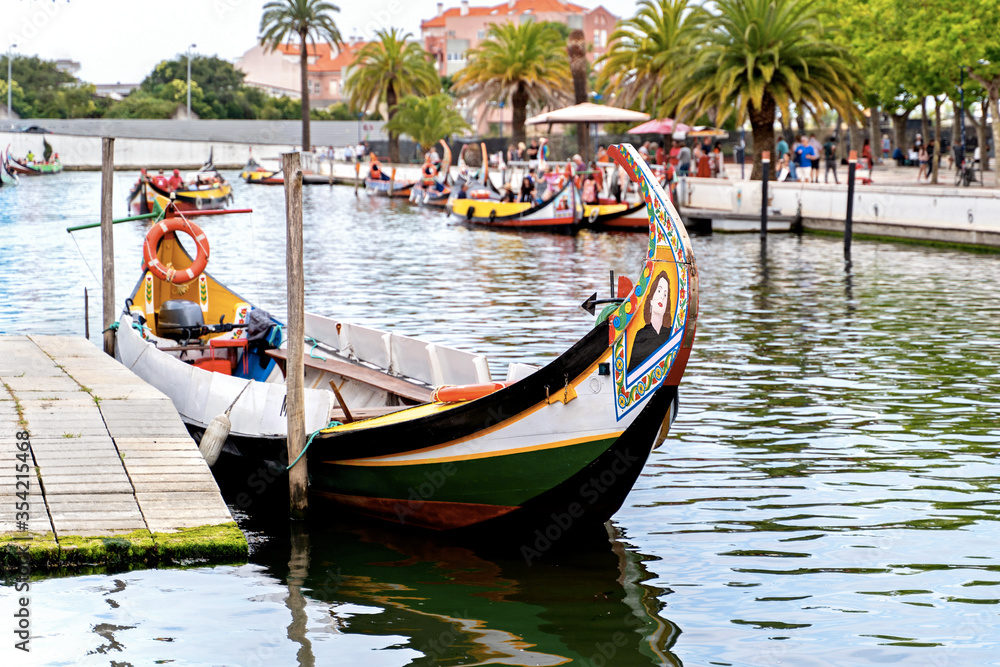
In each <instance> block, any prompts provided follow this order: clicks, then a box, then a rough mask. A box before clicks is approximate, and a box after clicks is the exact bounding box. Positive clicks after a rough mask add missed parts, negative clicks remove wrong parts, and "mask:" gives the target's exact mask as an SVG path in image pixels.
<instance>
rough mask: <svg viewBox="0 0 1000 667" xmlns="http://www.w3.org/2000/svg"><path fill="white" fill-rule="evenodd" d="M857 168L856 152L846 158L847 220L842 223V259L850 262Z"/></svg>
mask: <svg viewBox="0 0 1000 667" xmlns="http://www.w3.org/2000/svg"><path fill="white" fill-rule="evenodd" d="M857 167H858V152H857V151H851V152H850V155H849V157H848V158H847V220H846V221H845V222H844V259H845V260H847V261H848V262H849V261H851V235H852V233H853V230H852V229H851V228H852V227H853V225H854V172H855V170H856V169H857Z"/></svg>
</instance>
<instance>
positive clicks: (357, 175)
mask: <svg viewBox="0 0 1000 667" xmlns="http://www.w3.org/2000/svg"><path fill="white" fill-rule="evenodd" d="M360 177H361V163H360V162H355V163H354V196H355V197H357V196H358V179H359V178H360Z"/></svg>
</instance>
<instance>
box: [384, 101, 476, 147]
mask: <svg viewBox="0 0 1000 667" xmlns="http://www.w3.org/2000/svg"><path fill="white" fill-rule="evenodd" d="M453 102H454V100H453V99H452V98H451V96H450V95H448V94H447V93H438V94H437V95H431V96H430V97H418V96H416V95H407V96H406V97H404V98H403V100H402V101H401V102H400V103H399V106H398V107H397V108H396V114H395V115H394V116H393V118H392V120H390V121H389V122H388V123H386V124H385V129H386V131H389V132H393V133H395V134H405V135H406V136H408V137H412V138H413V140H414V141H416V142H417V143H418V144H420V146H421V147H423V148H424V149H425V150H428V149H430V147H431V146H433V145H434V144H436V143H437V142H438V141H440V140H442V139H444V138H445V137H448V136H450V135H453V134H458V133H460V132H465V131H467V130H470V129H471V128H470V127H469V124H468V123H466V122H465V119H464V118H462V114H460V113H458V111H456V110H455V109H454V108H453V107H452V103H453Z"/></svg>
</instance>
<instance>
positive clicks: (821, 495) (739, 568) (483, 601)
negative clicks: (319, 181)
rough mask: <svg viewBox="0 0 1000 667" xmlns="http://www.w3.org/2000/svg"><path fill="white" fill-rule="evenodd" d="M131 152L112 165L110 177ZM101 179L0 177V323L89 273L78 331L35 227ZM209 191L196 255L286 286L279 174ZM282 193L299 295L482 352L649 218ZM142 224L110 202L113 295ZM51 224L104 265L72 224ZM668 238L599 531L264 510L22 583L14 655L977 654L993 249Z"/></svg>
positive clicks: (268, 292) (992, 409)
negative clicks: (224, 556) (26, 596)
mask: <svg viewBox="0 0 1000 667" xmlns="http://www.w3.org/2000/svg"><path fill="white" fill-rule="evenodd" d="M133 176H134V175H132V174H120V175H119V176H118V179H117V184H116V188H117V190H116V192H117V193H118V195H116V200H117V203H118V204H119V205H120V204H121V199H122V197H121V196H120V195H121V194H123V193H124V192H125V191H126V189H127V185H128V184H129V181H130V179H131V178H132V177H133ZM25 180H26V181H27V179H25ZM97 182H98V177H97V175H96V174H64V175H63V176H61V177H59V178H53V179H46V180H44V181H31V182H23V183H22V186H20V187H19V188H16V189H5V190H0V270H2V271H3V278H2V279H0V330H2V331H5V332H43V333H81V332H82V329H83V325H82V324H83V323H82V312H83V309H82V291H83V286H84V285H87V286H89V287H90V288H91V296H92V301H91V332H92V338H94V339H95V340H96V339H97V332H98V331H99V330H100V326H99V319H100V315H99V311H100V299H99V291H98V290H99V282H97V281H96V280H95V279H94V278H93V276H91V274H90V273H89V271H88V269H87V266H86V264H85V263H84V260H83V259H82V258H81V255H80V253H79V252H78V251H77V248H76V246H75V245H74V243H73V242H72V241H71V240H70V239H69V238H68V236H67V235H66V234H65V233H64V232H63V231H62V229H63V228H64V227H65V226H67V224H73V223H77V222H81V221H85V220H94V221H96V220H97V218H98V215H97V202H98V195H97ZM236 196H237V204H238V205H240V206H252V207H253V208H254V209H255V210H256V213H255V214H254V215H253V218H252V222H251V221H249V220H248V219H246V218H245V217H244V218H241V219H237V218H235V217H232V218H228V219H226V218H220V219H213V220H211V221H207V222H206V223H205V227H206V230H207V232H208V234H209V237H210V239H211V241H212V249H213V255H212V262H211V265H210V269H211V271H212V272H213V274H214V275H216V277H218V278H220V279H221V280H222V281H223V282H225V283H226V284H228V285H229V286H231V287H233V288H235V289H237V290H238V291H240V292H241V293H242V294H243V295H244V296H245V297H247V298H249V299H250V300H252V301H254V302H256V303H258V304H259V305H262V306H264V307H266V308H268V309H270V310H271V311H272V313H274V314H275V315H277V316H279V317H280V316H283V315H284V311H283V306H282V304H283V303H284V300H285V299H284V289H285V287H284V278H283V276H284V236H283V213H282V190H281V189H280V188H278V189H274V188H247V187H240V185H239V184H238V185H237V191H236ZM70 211H72V213H69V212H70ZM123 211H124V208H123V207H120V209H119V212H123ZM305 211H306V223H305V242H306V258H305V261H306V268H307V275H308V284H307V292H306V306H307V308H308V309H310V310H313V311H316V312H320V313H327V314H332V315H337V316H342V317H346V318H352V319H358V320H364V321H366V322H369V323H372V324H375V325H378V326H383V327H386V328H391V329H393V330H395V331H400V332H403V333H408V334H417V335H421V336H423V337H425V338H428V339H431V340H436V341H441V342H448V343H450V344H453V345H456V346H458V347H463V348H466V349H470V350H476V351H483V352H485V353H487V354H488V355H489V356H490V358H491V360H493V361H494V362H495V363H496V366H495V367H494V368H495V370H496V371H497V372H499V371H500V370H501V365H502V364H506V362H509V361H513V360H526V361H529V362H536V363H541V362H544V361H545V359H547V358H551V357H552V356H554V355H556V354H558V353H559V352H561V351H562V350H563V349H564V348H565V347H566V346H567V345H568V344H569V343H570V342H572V341H573V340H575V339H576V338H577V337H578V336H579V335H581V334H582V333H583V332H584V331H585V330H586V329H587V328H588V327H589V326H590V324H591V322H590V319H589V318H588V317H587V316H586V315H584V314H583V313H582V311H581V310H579V308H578V304H579V303H580V302H582V301H583V299H584V298H585V297H586V296H587V295H589V294H590V293H591V292H593V291H595V290H598V291H599V292H601V293H602V295H604V294H606V292H607V289H608V288H607V284H608V271H609V270H610V269H613V270H615V271H616V273H627V274H628V275H632V274H634V273H635V269H636V267H637V266H638V264H639V261H640V259H641V257H642V253H643V249H644V238H643V237H642V236H641V235H593V234H587V233H581V234H580V235H578V236H577V237H561V236H550V235H543V234H512V233H491V232H487V231H470V230H467V229H464V228H461V227H454V226H451V225H449V224H448V223H447V222H446V221H445V220H444V218H443V216H442V215H440V214H436V213H430V214H428V213H425V212H421V211H415V210H414V209H411V208H410V207H409V206H408V205H407V204H405V203H400V202H387V201H378V200H368V199H367V198H366V197H365V196H364V194H362V195H361V197H360V198H359V199H357V200H355V199H354V196H353V193H352V191H351V189H350V188H339V187H338V188H333V189H329V188H326V187H314V188H307V189H306V190H305ZM144 233H145V228H144V227H143V226H142V225H141V223H127V224H125V225H119V226H117V227H116V229H115V235H116V266H117V269H118V283H117V290H118V295H119V300H120V299H121V298H122V296H123V295H124V294H125V292H126V291H127V290H129V289H130V288H131V287H132V285H133V283H134V281H135V280H136V279H137V278H138V264H139V252H140V250H139V248H140V243H141V238H142V236H143V234H144ZM76 237H77V240H78V242H79V245H80V248H81V250H82V252H83V254H84V256H85V257H86V258H87V262H88V263H89V264H90V266H91V267H93V269H94V270H95V271H99V268H100V254H99V243H100V240H99V232H98V231H97V230H94V231H89V232H80V233H77V234H76ZM693 245H694V248H695V253H696V256H697V258H698V261H699V266H700V271H701V276H702V282H701V286H702V293H701V294H702V297H701V316H700V321H699V331H698V338H697V340H696V345H695V351H694V353H693V354H692V357H691V363H690V365H689V368H688V372H687V375H686V376H685V380H684V383H683V385H682V411H681V414H680V417H679V418H678V420H677V422H676V424H675V426H674V431H673V434H672V436H671V438H670V439H668V440H667V442H666V443H665V444H664V446H663V447H662V448H661V449H660V450H658V451H657V452H655V453H654V455H653V456H652V458H651V460H650V462H649V464H648V465H647V467H646V470H645V473H644V475H643V476H642V477H641V478H640V480H639V483H638V485H637V487H636V489H635V490H634V491H633V493H632V494H631V496H630V497H629V499H628V501H627V503H626V506H625V507H624V508H623V509H622V510H621V511H620V512H619V514H618V515H617V516H616V517H615V519H614V524H615V527H616V538H615V539H614V540H613V541H612V542H611V543H605V542H604V541H603V540H600V539H598V540H595V541H594V544H593V545H591V548H589V549H585V550H582V551H581V552H579V553H576V554H574V555H572V556H570V555H559V556H553V557H551V558H547V559H543V560H542V561H541V562H536V563H535V564H533V565H532V566H530V567H529V566H527V565H526V564H525V563H524V562H523V561H521V560H519V559H517V558H516V557H506V556H504V557H501V556H496V555H492V554H484V553H482V552H481V551H473V550H470V549H468V548H466V547H465V546H464V545H455V544H452V543H450V542H449V541H447V540H439V539H435V538H427V537H420V536H411V535H405V536H401V535H398V534H395V533H393V532H391V531H389V532H385V531H382V532H371V531H367V530H364V529H361V528H360V527H357V526H346V527H343V526H342V527H338V528H336V529H329V530H324V529H312V530H311V531H310V533H309V534H308V535H307V536H305V537H303V536H296V537H294V538H290V537H288V536H287V535H286V534H285V533H284V531H283V530H275V529H273V528H263V529H261V530H262V531H263V532H262V533H261V534H258V538H263V542H262V544H261V545H260V546H258V548H257V551H256V552H255V554H254V556H253V557H252V559H251V560H252V563H251V564H250V565H247V566H243V567H237V568H232V567H221V568H215V569H206V568H198V569H193V570H167V571H152V572H131V573H120V574H113V575H90V576H85V577H71V578H65V579H54V580H48V581H45V582H43V583H40V584H38V585H37V587H36V589H35V601H36V604H37V607H38V611H37V614H38V615H37V619H36V620H37V622H38V625H37V626H36V627H39V628H41V629H40V630H39V633H40V634H39V637H38V639H37V641H36V650H38V651H39V653H38V654H36V655H51V656H57V658H56V660H59V659H61V660H63V662H62V663H59V664H74V661H76V660H78V659H80V661H81V664H108V661H109V660H119V661H121V660H130V661H132V662H133V663H134V664H140V663H148V662H151V661H153V660H168V661H169V660H176V661H178V662H179V663H180V664H199V663H206V662H207V663H213V662H214V663H218V664H241V665H252V664H294V663H295V662H296V660H298V661H300V662H301V663H302V664H311V663H310V656H314V659H315V660H316V664H357V663H359V662H362V661H364V662H365V663H370V664H373V665H375V664H379V665H381V664H387V665H403V664H411V663H412V664H427V665H430V664H452V665H459V664H474V663H476V662H482V661H486V660H492V661H494V662H499V663H502V664H557V663H559V662H561V661H564V660H565V659H574V660H577V661H579V662H580V664H584V665H604V664H608V665H617V664H657V663H663V662H666V663H670V664H682V663H683V664H687V665H708V664H717V665H727V664H729V665H779V664H780V665H847V664H877V663H883V662H885V663H898V664H928V665H987V664H997V663H998V662H1000V660H998V658H996V655H997V651H996V649H997V640H996V632H995V627H996V619H997V611H998V602H1000V562H998V561H997V554H998V552H1000V531H998V530H997V527H996V522H995V519H996V517H997V512H998V509H1000V505H998V500H1000V497H998V495H997V492H996V488H997V482H998V480H997V477H998V476H1000V474H998V473H1000V467H998V462H997V460H996V458H997V451H998V449H997V445H998V443H1000V371H998V361H1000V352H998V351H997V350H998V347H1000V333H998V330H997V323H998V322H1000V308H998V305H997V304H998V301H997V296H996V295H997V293H998V291H1000V258H998V256H996V255H988V254H975V253H968V252H962V251H953V250H942V249H934V248H925V247H919V246H905V245H898V244H887V243H883V244H879V243H873V242H865V241H862V242H857V241H856V242H855V248H854V262H853V266H852V267H851V269H850V270H849V271H845V267H844V263H843V260H842V254H841V253H842V251H841V241H840V239H836V238H824V237H814V236H806V237H803V238H801V239H798V238H795V237H791V236H772V237H771V239H770V241H769V243H768V248H767V251H766V253H765V254H763V255H762V254H761V252H760V247H759V243H758V241H757V239H756V238H755V237H754V236H753V235H748V236H722V235H719V236H713V237H696V238H694V239H693ZM244 525H245V526H247V527H250V528H251V529H256V527H255V525H254V521H253V520H251V519H249V518H248V519H245V520H244ZM255 534H256V533H255ZM299 586H301V587H302V588H301V593H302V594H304V597H303V596H301V595H300V589H299V588H298V587H299ZM115 589H118V590H117V591H115ZM112 591H114V592H112ZM4 593H5V594H7V596H8V597H9V595H10V594H9V589H6V590H5V591H4ZM81 609H83V610H86V613H84V614H80V613H79V610H81ZM7 650H8V646H7V645H4V647H3V648H2V649H0V652H2V651H7ZM42 651H49V652H50V653H47V654H45V653H42ZM88 652H89V653H90V654H89V655H88ZM0 655H6V653H0ZM5 664H6V662H5Z"/></svg>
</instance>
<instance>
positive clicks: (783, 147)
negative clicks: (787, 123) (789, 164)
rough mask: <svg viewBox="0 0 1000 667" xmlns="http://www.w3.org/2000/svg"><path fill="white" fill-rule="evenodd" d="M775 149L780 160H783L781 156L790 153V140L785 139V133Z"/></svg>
mask: <svg viewBox="0 0 1000 667" xmlns="http://www.w3.org/2000/svg"><path fill="white" fill-rule="evenodd" d="M774 150H776V151H777V152H778V161H779V162H781V158H783V157H785V156H786V155H788V142H787V141H785V137H784V135H782V137H781V138H780V139H778V145H777V146H775V148H774Z"/></svg>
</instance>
